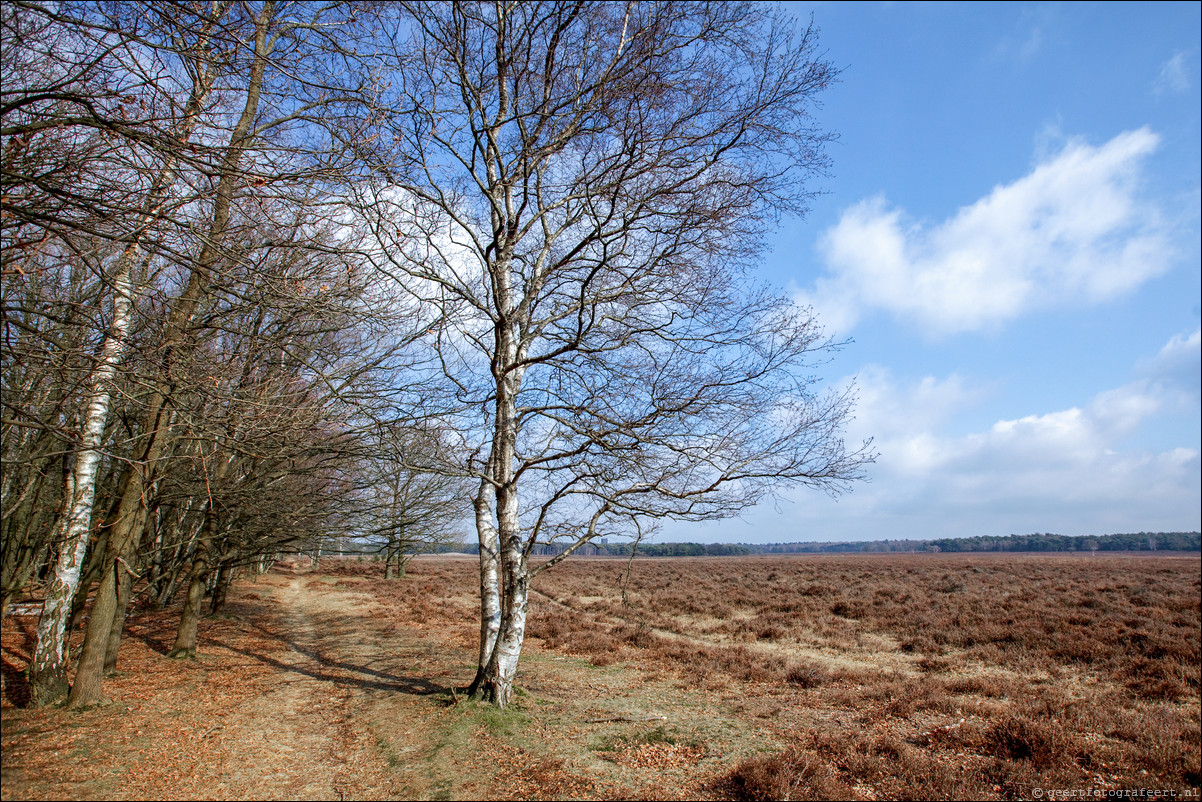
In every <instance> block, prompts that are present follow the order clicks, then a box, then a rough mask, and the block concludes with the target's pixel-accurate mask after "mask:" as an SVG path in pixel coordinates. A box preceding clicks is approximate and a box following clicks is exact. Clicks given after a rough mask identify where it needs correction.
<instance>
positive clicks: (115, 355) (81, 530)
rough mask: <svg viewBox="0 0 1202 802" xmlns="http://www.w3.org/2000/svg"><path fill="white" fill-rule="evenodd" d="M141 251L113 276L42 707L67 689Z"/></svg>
mask: <svg viewBox="0 0 1202 802" xmlns="http://www.w3.org/2000/svg"><path fill="white" fill-rule="evenodd" d="M137 253H138V245H137V243H136V242H134V243H131V244H130V245H129V246H128V247H127V248H126V249H125V252H124V253H122V254H121V257H120V258H119V260H118V263H117V270H116V275H115V276H114V277H113V322H112V327H111V329H110V330H109V332H108V333H107V334H106V335H105V338H104V345H103V346H102V348H101V354H100V360H99V363H98V365H97V366H96V369H95V370H94V371H93V373H92V377H91V382H90V389H91V399H90V400H89V402H88V411H87V414H86V416H85V418H84V427H83V433H82V436H81V438H80V441H81V442H80V450H79V452H78V453H77V454H76V456H75V465H74V467H73V468H72V471H71V475H70V477H68V480H67V487H66V490H65V491H64V494H63V495H64V498H65V499H69V502H68V506H69V510H70V512H69V513H68V515H67V517H66V518H65V519H64V522H63V527H62V535H63V537H62V543H63V546H62V550H61V551H60V552H59V556H58V561H57V563H56V564H55V567H54V580H53V581H52V582H51V583H50V586H49V587H48V588H47V591H46V601H45V603H44V604H43V606H42V615H41V618H39V619H38V634H37V643H36V645H35V646H34V654H33V659H32V660H31V662H30V670H29V686H30V689H31V697H30V698H31V700H32V702H33V704H35V705H38V706H41V705H46V704H50V703H52V702H55V701H58V700H59V699H61V698H62V696H63V693H64V692H65V690H66V675H67V638H68V634H69V633H68V631H67V620H68V616H69V615H70V612H71V605H72V603H73V602H74V601H75V593H76V590H77V589H78V587H79V578H80V569H81V567H82V564H83V557H84V552H85V551H86V550H87V547H88V538H89V536H90V535H91V532H92V507H93V503H94V502H95V499H96V479H97V473H98V471H99V468H100V459H101V454H100V445H101V442H102V441H103V440H104V430H105V426H106V425H107V423H108V413H109V403H110V401H111V398H112V384H113V380H114V379H115V378H116V376H117V366H118V365H119V364H120V362H121V360H122V356H123V355H124V353H125V344H126V340H127V338H128V335H129V331H130V326H131V325H132V320H133V316H132V310H133V299H132V297H131V292H132V290H133V265H134V262H135V260H136V257H137Z"/></svg>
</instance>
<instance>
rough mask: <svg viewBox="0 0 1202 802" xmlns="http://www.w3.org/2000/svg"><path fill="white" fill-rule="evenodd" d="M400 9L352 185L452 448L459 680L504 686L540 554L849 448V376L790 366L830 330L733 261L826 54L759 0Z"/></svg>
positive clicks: (812, 137)
mask: <svg viewBox="0 0 1202 802" xmlns="http://www.w3.org/2000/svg"><path fill="white" fill-rule="evenodd" d="M403 10H404V12H405V13H406V16H405V19H404V21H403V24H401V25H398V26H397V31H398V33H397V35H396V38H395V39H394V41H395V44H396V46H395V48H394V52H393V56H394V58H393V62H392V63H393V67H394V69H395V74H394V76H393V81H394V83H393V92H392V94H391V95H390V96H389V99H388V104H389V106H390V109H391V111H392V114H391V116H390V117H389V118H388V125H387V128H386V130H384V131H382V132H381V135H380V136H379V137H378V138H377V139H375V140H373V141H374V142H375V143H377V144H378V145H379V146H380V149H379V150H378V151H377V153H376V154H374V157H375V158H379V159H381V166H380V171H379V174H378V175H379V178H378V180H377V182H376V183H374V184H372V185H370V186H369V185H363V186H362V187H361V190H362V194H361V196H360V198H359V201H358V207H359V209H360V210H361V212H362V214H363V215H365V217H366V218H367V219H368V220H369V222H370V224H371V225H372V226H373V227H374V229H375V232H376V234H377V237H378V240H379V244H380V247H379V251H378V258H379V260H380V267H381V269H382V270H385V271H387V272H388V273H390V274H391V275H393V276H394V277H396V279H397V280H398V282H399V284H400V285H401V286H402V287H403V288H404V290H405V291H406V292H407V293H409V295H410V296H411V297H412V298H413V299H414V301H416V303H417V306H418V308H420V309H423V310H426V312H427V313H428V315H429V318H428V320H429V334H428V338H427V343H428V348H429V352H430V356H431V362H432V365H434V366H436V369H437V370H439V371H441V372H442V374H443V375H444V376H445V377H446V379H447V382H446V387H447V396H446V398H447V399H451V400H453V401H454V402H455V404H456V405H457V406H456V407H455V409H456V410H457V412H456V413H454V414H453V415H452V416H451V417H452V419H453V421H454V424H453V428H454V429H455V430H457V431H459V432H460V433H461V434H462V437H463V444H462V449H461V450H462V451H463V453H465V454H472V455H475V456H473V457H470V458H469V459H468V463H467V471H466V473H468V475H470V476H473V477H475V480H476V481H477V482H478V483H479V484H478V493H477V495H476V497H475V502H474V510H475V518H476V523H477V530H478V537H479V542H480V555H481V557H480V559H481V649H480V665H479V669H478V672H477V676H476V678H475V681H474V682H473V683H472V688H471V690H472V693H473V694H478V695H479V696H480V697H482V698H484V699H487V700H491V701H493V702H495V703H496V704H498V705H502V706H503V705H505V704H506V703H507V702H508V701H509V699H510V695H511V692H512V684H513V679H514V675H515V671H516V668H517V663H518V658H519V655H520V652H521V647H522V642H523V638H524V633H525V622H526V615H527V609H528V605H529V597H528V592H529V586H530V581H531V579H532V578H533V577H534V576H535V575H536V574H537V573H538V572H539V571H541V570H544V569H545V568H547V567H550V566H551V565H553V564H554V563H555V562H557V561H558V560H560V559H563V558H564V557H566V556H567V555H568V554H570V553H571V552H572V551H574V550H576V549H577V548H579V547H580V546H581V545H583V544H585V543H587V542H589V541H590V540H591V539H592V538H594V537H597V536H599V535H610V534H619V533H623V532H632V531H637V529H638V527H639V526H640V525H641V524H640V522H641V521H643V520H645V519H648V518H652V519H654V518H663V517H668V518H676V519H685V520H699V519H709V518H715V517H722V516H729V515H733V514H736V513H737V512H739V511H740V510H742V509H745V508H747V507H748V506H749V505H751V504H754V503H756V502H757V501H758V500H759V499H760V498H762V497H763V495H764V494H765V493H767V492H771V491H772V490H773V489H774V488H777V487H779V486H781V485H787V484H803V485H809V486H811V487H816V488H820V489H823V490H826V491H828V492H837V491H839V490H841V489H843V488H844V487H845V486H846V485H847V484H848V483H849V482H851V481H852V480H854V479H856V478H858V477H859V476H860V473H861V469H862V467H863V466H864V464H865V463H866V462H867V461H870V460H871V458H872V455H871V451H870V448H869V446H868V444H864V445H863V446H860V447H857V448H853V449H850V450H849V449H847V448H845V446H844V443H843V440H842V437H841V434H840V433H841V427H842V425H843V423H844V422H845V420H846V419H847V416H848V415H849V413H850V409H851V401H852V399H851V395H850V391H849V390H844V391H834V392H830V393H822V392H820V391H819V390H818V389H817V387H816V381H817V380H816V378H815V376H814V372H813V371H814V366H815V365H816V364H817V363H818V362H820V361H821V360H822V359H823V358H824V357H825V355H826V354H827V353H829V352H830V351H831V349H833V348H835V347H836V344H835V343H833V342H831V341H830V340H829V339H827V338H825V337H824V336H823V334H822V331H821V329H820V328H819V327H818V326H817V324H816V323H815V321H814V318H813V316H812V314H811V313H810V312H809V310H805V309H796V308H794V307H793V306H792V305H791V304H790V303H789V302H788V301H787V300H785V299H783V298H781V297H779V296H778V295H776V294H774V293H772V292H770V291H768V290H765V289H757V288H755V287H753V286H751V284H750V279H749V276H748V275H747V273H746V268H747V267H748V266H749V265H750V264H752V263H753V261H754V258H755V256H756V255H757V254H758V253H759V252H760V248H761V246H762V235H763V234H764V232H765V231H767V230H768V229H769V228H770V226H771V225H772V223H773V221H774V219H775V215H776V214H779V213H781V212H789V213H801V212H802V211H804V208H805V205H806V202H807V200H808V199H809V198H810V197H811V190H810V189H809V187H808V183H807V181H808V180H809V179H811V178H812V177H813V176H814V174H815V173H819V172H821V170H822V169H823V167H824V165H825V159H824V157H823V154H822V146H823V144H824V143H825V142H826V141H827V140H828V139H829V136H828V135H827V134H826V133H824V132H823V131H821V130H820V129H818V128H816V127H815V126H814V124H813V122H812V121H811V119H810V116H809V112H810V110H811V109H812V108H813V107H814V104H815V102H816V98H817V95H818V93H819V92H820V91H821V90H822V89H823V88H824V87H825V86H826V85H827V84H828V83H829V82H830V81H831V80H832V78H833V76H834V71H833V70H832V68H831V67H830V65H829V64H827V63H826V62H825V61H823V60H822V59H821V58H820V57H818V56H817V55H816V39H815V32H814V31H813V30H812V29H806V28H801V29H798V28H796V27H795V26H794V25H792V24H791V23H790V22H789V21H788V20H784V19H780V18H778V16H777V12H776V11H774V10H773V9H772V8H771V7H769V6H767V5H762V4H753V3H633V2H632V3H587V2H575V3H552V2H547V3H533V2H532V3H515V2H508V3H495V4H475V3H453V4H446V5H437V6H431V5H425V4H404V5H403ZM385 145H395V149H394V150H392V151H391V153H388V152H385V150H384V146H385ZM560 539H566V542H567V543H568V547H567V548H566V550H565V551H564V552H563V554H562V555H560V556H559V557H557V558H555V559H553V560H551V561H548V562H547V563H543V564H542V565H538V566H535V565H532V564H531V562H530V560H529V558H530V555H531V552H532V549H534V547H535V546H536V545H538V544H540V543H546V542H550V541H554V540H560Z"/></svg>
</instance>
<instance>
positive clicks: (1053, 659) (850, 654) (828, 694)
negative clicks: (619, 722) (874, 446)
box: [433, 555, 1202, 799]
mask: <svg viewBox="0 0 1202 802" xmlns="http://www.w3.org/2000/svg"><path fill="white" fill-rule="evenodd" d="M465 568H467V566H463V567H456V568H451V569H448V568H447V567H443V568H441V569H433V570H441V571H447V570H456V569H457V570H464V569H465ZM627 568H628V566H627V563H626V562H625V561H620V560H578V561H576V562H574V563H573V562H568V563H565V564H564V565H561V566H559V567H557V568H556V569H554V570H552V571H550V572H548V573H547V574H545V575H543V576H542V577H540V583H539V584H538V585H537V587H536V589H537V591H538V592H539V593H538V595H537V596H536V599H537V602H536V609H535V612H534V616H533V621H532V624H531V627H530V635H531V636H534V637H537V638H540V639H541V640H542V643H543V645H544V646H545V647H551V648H555V649H559V650H563V651H566V652H569V653H576V654H580V655H584V656H586V657H588V658H589V659H591V660H592V662H593V663H595V664H597V665H607V664H611V663H615V662H620V661H646V660H652V661H657V662H658V663H660V664H662V665H664V666H665V667H670V668H672V669H674V670H676V671H679V672H681V673H682V675H683V676H684V677H685V682H687V683H689V684H695V685H701V686H706V685H708V686H711V687H715V688H728V689H730V690H731V691H732V692H733V694H737V695H739V696H741V697H742V699H743V701H742V703H741V704H742V707H743V711H744V712H743V714H744V715H747V716H756V717H761V718H762V719H763V726H764V727H765V728H767V729H769V730H772V731H773V734H774V735H775V736H777V739H779V740H783V741H784V742H786V743H790V744H791V746H789V748H788V749H787V750H786V751H784V752H779V753H775V754H769V755H765V756H761V757H756V758H750V759H747V760H744V761H743V762H742V763H741V764H739V765H738V766H737V767H736V768H735V769H734V770H733V771H732V772H731V774H730V775H729V776H728V777H727V778H726V780H725V781H726V783H727V786H726V791H727V792H729V793H730V794H731V795H733V796H736V797H742V798H754V799H760V798H763V799H769V798H787V797H791V798H832V799H834V798H847V796H848V794H849V790H850V792H851V794H852V795H853V796H860V797H865V798H974V797H975V798H999V797H1002V798H1014V797H1029V796H1030V794H1031V793H1032V789H1034V788H1040V789H1047V790H1049V791H1050V790H1052V789H1075V788H1094V789H1103V788H1111V789H1113V788H1129V789H1142V788H1148V789H1174V790H1177V791H1180V792H1190V791H1192V792H1194V793H1196V790H1195V789H1197V788H1198V786H1199V783H1200V780H1199V754H1200V743H1199V673H1200V665H1202V659H1200V656H1199V651H1200V635H1199V629H1200V627H1199V620H1200V612H1199V605H1200V597H1202V594H1200V586H1202V580H1200V576H1199V560H1198V558H1197V557H1196V556H1187V557H1135V556H1090V557H1076V556H1064V555H1054V556H1051V555H1039V556H1035V555H977V556H961V555H915V556H897V555H864V556H842V555H840V556H818V557H815V556H807V557H759V558H738V559H736V558H717V559H664V560H636V561H635V562H634V563H633V564H631V565H630V566H629V575H628V576H627V573H626V572H627ZM447 578H448V579H449V578H450V577H449V576H448V577H447Z"/></svg>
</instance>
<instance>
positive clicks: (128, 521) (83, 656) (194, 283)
mask: <svg viewBox="0 0 1202 802" xmlns="http://www.w3.org/2000/svg"><path fill="white" fill-rule="evenodd" d="M274 13H275V4H274V3H271V2H268V3H265V4H264V5H263V6H262V8H261V9H260V10H259V14H258V16H257V18H256V20H255V44H254V53H255V59H254V61H253V62H252V65H251V71H250V76H249V77H248V79H247V88H246V101H245V104H244V106H243V109H242V114H241V116H240V117H239V118H238V122H237V123H236V124H235V125H234V128H233V130H232V131H231V132H230V139H229V144H228V145H227V146H226V148H225V152H224V154H223V155H222V159H221V163H220V166H219V168H218V173H219V175H220V176H221V177H220V180H219V181H218V183H217V191H216V193H215V195H214V198H213V209H212V214H211V217H210V219H209V231H208V236H206V237H205V238H204V245H203V246H202V247H201V249H200V254H199V255H198V256H197V258H196V262H195V264H194V266H193V268H192V273H191V275H190V276H189V277H188V283H187V285H186V286H185V288H184V291H183V292H182V293H181V294H180V295H179V297H177V298H176V300H175V302H174V303H173V304H172V305H171V312H170V314H169V315H168V318H167V324H166V326H165V327H164V333H163V346H164V349H165V352H166V353H170V352H171V350H172V349H173V348H174V347H176V346H178V345H179V344H180V343H182V342H183V338H184V333H185V329H186V328H187V325H188V323H189V322H190V321H191V320H192V317H193V315H194V314H195V311H196V307H197V306H198V305H199V303H200V300H201V297H202V295H203V294H204V288H205V284H206V282H207V281H208V276H209V274H210V273H211V272H212V269H213V266H214V265H216V264H217V261H218V259H220V258H221V254H222V243H223V240H224V239H225V235H226V232H227V231H228V229H229V220H230V207H231V204H232V202H233V197H234V189H235V187H236V185H237V183H238V182H239V181H241V180H244V179H243V176H242V174H241V172H240V171H239V163H240V162H241V160H242V156H243V154H244V152H245V150H246V147H247V145H248V144H249V140H250V135H251V127H252V124H253V122H254V118H255V115H256V114H257V113H258V107H259V97H260V93H261V92H262V88H263V75H264V71H265V70H266V68H267V57H268V55H269V52H268V44H267V28H268V26H269V25H270V22H271V18H272V16H273V15H274ZM163 371H164V373H163V375H162V376H160V379H159V382H160V383H159V387H158V388H157V389H156V390H155V392H154V393H152V394H151V400H150V402H149V404H148V408H147V414H146V417H145V420H146V422H147V424H148V425H147V427H146V429H145V430H144V431H146V432H148V433H149V434H148V438H149V439H148V442H147V444H146V446H145V451H144V458H143V459H141V460H139V461H138V462H139V465H138V466H135V470H131V471H130V472H129V475H130V482H129V484H128V486H127V488H126V492H125V493H124V494H123V495H122V499H121V512H120V513H119V516H118V521H117V525H116V526H115V527H114V529H118V528H120V529H121V534H122V536H120V537H118V536H117V533H116V532H114V533H113V535H111V536H110V538H109V546H110V555H111V556H112V558H113V562H114V566H115V565H116V560H117V559H118V558H120V559H126V560H127V559H129V557H130V555H131V551H132V549H133V548H134V546H136V545H137V543H138V541H139V540H140V539H141V536H142V532H143V530H144V528H145V520H146V511H147V510H146V496H147V495H148V494H149V492H150V480H151V474H152V472H153V471H154V469H155V463H156V462H157V461H158V459H159V458H161V456H162V455H163V453H165V451H166V441H167V440H168V439H169V438H168V437H167V436H166V434H165V432H164V425H165V424H166V422H167V420H168V419H169V415H168V414H167V413H168V411H169V408H170V404H169V403H168V400H169V394H170V391H171V378H170V375H169V374H170V366H169V365H168V366H165V367H164V368H163ZM137 467H140V468H141V470H137V469H136V468H137ZM127 502H128V503H127ZM101 588H102V592H101V593H99V594H97V597H96V604H95V605H94V606H93V613H92V617H91V619H90V620H89V622H88V633H87V635H86V636H85V638H84V645H83V648H82V649H81V650H80V658H79V669H78V670H77V672H76V685H77V686H78V685H81V684H82V685H83V688H82V689H81V690H80V691H79V693H78V694H77V693H76V689H75V688H72V689H71V702H70V704H71V707H81V706H85V705H89V704H93V703H94V702H96V701H97V700H99V698H100V688H101V677H102V675H103V670H104V659H105V656H106V654H107V651H108V635H109V632H110V630H111V629H112V625H113V621H112V615H113V613H114V611H115V610H116V591H115V589H113V588H112V587H111V585H110V583H107V582H106V583H103V584H102V586H101ZM106 588H109V589H108V590H105V589H106ZM202 589H203V588H202ZM189 595H191V588H189ZM102 602H103V604H102ZM97 610H99V611H100V613H101V615H99V616H98V615H97V613H96V611H97ZM106 616H107V617H106ZM192 648H193V649H195V645H193V647H192Z"/></svg>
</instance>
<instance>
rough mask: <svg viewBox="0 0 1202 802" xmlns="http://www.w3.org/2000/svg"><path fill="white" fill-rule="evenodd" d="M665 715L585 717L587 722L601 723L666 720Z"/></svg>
mask: <svg viewBox="0 0 1202 802" xmlns="http://www.w3.org/2000/svg"><path fill="white" fill-rule="evenodd" d="M667 720H668V717H667V716H608V717H606V718H590V719H585V721H586V722H587V723H589V724H601V723H603V722H607V721H667Z"/></svg>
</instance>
